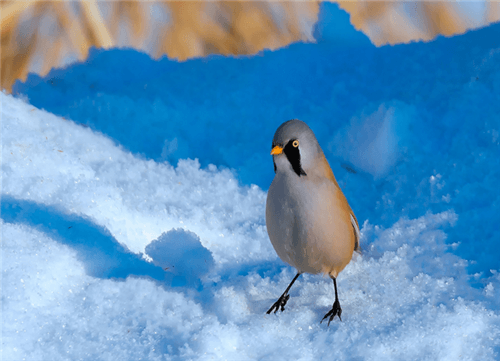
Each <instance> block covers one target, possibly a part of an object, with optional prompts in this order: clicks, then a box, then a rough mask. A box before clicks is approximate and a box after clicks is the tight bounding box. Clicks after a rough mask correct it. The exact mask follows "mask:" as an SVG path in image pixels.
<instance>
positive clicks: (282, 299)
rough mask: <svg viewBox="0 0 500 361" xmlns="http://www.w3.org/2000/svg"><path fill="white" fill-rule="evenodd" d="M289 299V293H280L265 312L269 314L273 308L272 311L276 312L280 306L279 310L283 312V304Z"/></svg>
mask: <svg viewBox="0 0 500 361" xmlns="http://www.w3.org/2000/svg"><path fill="white" fill-rule="evenodd" d="M289 299H290V295H289V294H283V295H281V297H280V298H278V301H276V302H274V304H273V305H272V306H271V308H270V309H269V310H268V311H267V312H266V313H267V314H268V315H269V314H270V313H271V312H273V310H274V313H276V312H278V310H279V309H280V308H281V312H283V311H284V310H285V305H286V303H287V302H288V300H289Z"/></svg>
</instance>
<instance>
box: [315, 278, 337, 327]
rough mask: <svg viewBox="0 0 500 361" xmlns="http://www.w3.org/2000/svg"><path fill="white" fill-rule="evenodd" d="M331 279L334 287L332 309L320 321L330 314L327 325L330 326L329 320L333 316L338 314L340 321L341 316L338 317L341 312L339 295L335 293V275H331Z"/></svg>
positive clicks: (330, 320)
mask: <svg viewBox="0 0 500 361" xmlns="http://www.w3.org/2000/svg"><path fill="white" fill-rule="evenodd" d="M332 280H333V286H334V287H335V302H334V303H333V306H332V309H331V310H330V311H329V312H328V313H327V314H326V315H325V317H323V319H322V320H321V322H323V321H324V320H325V319H326V318H328V316H330V319H329V320H328V326H330V322H332V320H333V319H334V318H335V316H339V320H340V321H342V318H340V315H341V314H342V308H340V302H339V296H338V294H337V281H336V279H335V277H332ZM321 322H320V323H321Z"/></svg>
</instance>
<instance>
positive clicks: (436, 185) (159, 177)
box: [0, 5, 500, 360]
mask: <svg viewBox="0 0 500 361" xmlns="http://www.w3.org/2000/svg"><path fill="white" fill-rule="evenodd" d="M323 6H324V7H326V8H327V9H330V10H331V11H332V12H333V13H334V12H335V9H338V8H336V7H335V6H333V5H323ZM332 9H333V10H332ZM323 11H325V8H324V9H323ZM325 14H326V15H325ZM335 14H336V15H335V16H337V18H339V19H340V20H342V19H343V21H347V19H346V17H345V16H344V15H345V14H343V13H338V14H337V13H335ZM331 16H332V15H331V13H330V15H328V13H327V12H325V13H323V16H322V18H323V19H330V20H331ZM328 26H329V24H328V23H323V24H320V26H318V30H317V31H318V32H319V33H317V37H318V39H319V42H318V44H294V45H291V46H289V47H288V48H286V49H281V50H278V51H274V52H264V53H262V54H260V55H257V56H253V57H236V58H224V57H217V56H216V57H210V58H208V59H197V60H190V61H187V62H184V63H177V62H174V61H169V60H167V59H162V60H160V61H153V60H151V59H150V58H149V57H148V56H146V55H144V54H140V53H138V52H136V51H132V50H118V49H115V50H109V51H98V50H94V51H93V52H92V54H91V56H90V58H89V59H88V60H87V61H86V62H85V63H81V64H75V65H72V66H70V67H68V68H67V69H60V70H54V71H52V72H51V73H50V74H49V75H48V76H47V77H46V78H44V79H41V78H39V77H37V76H35V75H31V76H30V77H29V78H28V80H27V82H26V83H24V84H23V83H17V84H16V86H15V88H14V90H15V92H16V94H17V97H13V96H10V95H6V94H3V93H2V94H0V106H1V121H2V202H1V228H2V274H1V275H2V333H3V334H2V357H3V358H4V360H122V359H123V360H139V359H144V360H181V359H182V360H191V359H192V360H205V359H207V360H208V359H227V360H249V359H261V360H267V359H269V360H271V359H272V360H281V359H283V360H288V359H301V360H317V359H339V360H364V359H366V360H402V359H411V360H458V359H463V360H496V359H498V358H499V351H500V341H498V340H499V336H500V318H499V310H500V301H498V300H499V297H500V291H499V290H500V273H498V270H499V269H500V267H499V264H498V259H499V256H500V249H499V248H498V247H497V243H498V240H499V239H500V226H499V224H500V209H499V207H500V192H499V191H498V184H500V164H499V158H500V157H499V156H500V119H499V116H498V114H500V88H499V84H500V66H499V64H500V44H499V43H498V39H500V25H492V26H490V27H488V28H485V29H482V30H478V31H474V32H469V33H467V34H465V35H462V36H456V37H452V38H448V39H446V38H439V39H437V40H436V41H434V42H431V43H426V44H424V43H415V44H408V45H400V46H394V47H382V48H375V47H373V46H371V45H370V44H369V43H368V42H365V39H364V38H363V36H362V35H360V34H359V33H353V32H352V31H351V32H349V31H347V30H346V34H347V35H346V38H348V39H351V40H349V41H341V40H339V39H338V38H335V37H333V36H332V35H329V34H332V33H335V31H333V32H332V31H331V29H330V32H329V29H328ZM338 27H339V23H336V24H335V27H334V29H337V28H338ZM344 28H345V29H349V28H347V27H344ZM42 108H44V109H46V110H47V111H44V110H41V109H42ZM54 114H57V115H54ZM290 118H300V119H302V120H304V121H306V122H307V123H308V124H309V125H310V126H311V128H312V129H313V130H314V131H315V133H316V135H317V136H318V139H319V141H320V144H322V146H323V149H324V150H325V152H326V155H327V157H328V159H329V160H330V163H331V165H332V168H333V170H334V173H335V174H336V176H337V179H338V180H339V183H340V185H341V187H342V188H343V189H344V192H345V193H346V196H347V198H348V200H349V202H350V203H351V205H352V208H353V209H354V211H355V213H356V215H357V216H358V219H359V221H360V222H361V224H362V225H363V227H362V242H361V246H362V249H363V253H362V254H361V255H359V256H357V257H356V258H355V259H354V260H353V261H352V262H351V263H350V264H349V265H348V266H347V268H346V269H345V270H344V271H343V272H342V273H341V275H340V277H339V280H338V285H339V297H340V302H341V305H342V307H343V314H342V319H343V321H342V322H340V321H338V320H335V322H332V323H331V324H330V327H327V326H326V324H325V323H323V324H320V323H319V321H320V320H321V318H322V317H323V315H324V314H325V313H326V312H328V310H329V309H330V307H331V304H332V302H333V285H332V284H331V281H330V280H328V279H326V278H323V277H321V276H310V275H303V276H301V277H300V278H299V279H298V281H297V282H296V283H295V285H294V286H293V288H292V290H291V298H290V301H289V302H288V304H287V307H286V311H285V312H283V313H280V314H277V315H274V314H272V315H266V314H265V311H266V310H267V309H268V308H269V306H270V305H271V304H272V303H273V302H274V301H275V300H276V299H277V297H278V296H279V295H280V294H281V293H282V292H283V291H284V289H285V288H286V286H287V285H288V283H289V282H290V280H291V279H292V278H293V276H294V275H295V273H294V270H293V269H291V268H290V267H288V266H286V265H285V264H283V263H282V262H281V261H280V260H279V259H278V258H277V256H276V254H275V252H274V250H273V249H272V246H271V244H270V242H269V239H268V237H267V233H266V229H265V220H264V207H265V198H266V193H265V190H266V189H267V188H268V186H269V184H270V181H271V179H272V176H273V167H272V161H271V159H270V156H269V151H270V146H271V144H270V143H271V139H272V136H273V134H274V131H275V129H276V128H277V126H278V125H279V124H280V123H281V122H283V121H285V120H287V119H290ZM188 158H191V159H188ZM195 158H197V160H193V159H195Z"/></svg>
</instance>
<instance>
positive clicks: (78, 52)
mask: <svg viewBox="0 0 500 361" xmlns="http://www.w3.org/2000/svg"><path fill="white" fill-rule="evenodd" d="M339 4H340V6H341V7H342V8H343V9H345V10H346V11H348V12H349V13H350V14H351V22H352V23H353V24H354V26H355V27H356V28H357V29H361V30H362V31H363V32H365V33H366V34H367V35H368V36H369V37H370V39H371V40H372V42H373V43H375V44H377V45H382V44H386V43H391V44H394V43H398V42H408V41H410V40H413V39H423V40H429V39H432V38H434V37H435V36H436V35H437V34H445V35H451V34H455V33H461V32H464V31H465V30H466V29H467V28H470V27H473V26H477V22H476V23H474V24H472V23H471V21H470V19H468V14H467V13H464V12H460V11H459V10H460V9H459V7H460V6H459V5H457V4H456V3H448V2H435V3H432V2H420V3H403V2H373V1H371V2H351V1H341V2H340V3H339ZM318 10H319V5H318V2H316V1H304V2H266V1H229V2H228V1H212V2H194V1H157V2H145V1H144V2H139V1H108V2H102V1H96V0H80V1H70V2H61V1H49V2H48V1H37V0H31V1H19V0H17V1H2V2H1V3H0V25H1V40H0V41H1V42H0V48H1V58H0V61H1V87H2V88H3V89H6V90H8V91H10V89H11V87H12V84H13V83H14V81H15V80H16V79H23V80H24V79H25V78H26V76H27V73H28V71H34V72H37V73H39V74H41V75H45V74H46V73H47V72H48V71H49V70H50V69H51V68H53V67H55V66H61V65H63V63H64V61H65V60H67V59H68V58H73V59H75V58H78V59H84V58H85V57H86V56H87V53H88V50H89V48H90V47H92V46H96V47H103V48H109V47H113V46H129V47H134V48H137V49H141V50H144V51H147V52H149V53H150V54H151V55H152V56H155V57H160V56H162V55H163V54H166V55H167V56H168V57H170V58H175V59H179V60H185V59H188V58H192V57H201V56H206V55H208V54H211V53H218V54H226V55H229V54H254V53H256V52H258V51H260V50H262V49H275V48H279V47H282V46H284V45H286V44H289V43H291V42H295V41H299V40H304V41H312V40H313V37H312V29H313V26H314V23H315V22H316V20H317V16H318ZM161 13H164V14H165V15H164V16H163V18H162V17H160V20H159V21H158V19H157V18H158V14H161ZM166 18H168V21H167V20H165V19H166ZM499 18H500V6H499V4H498V3H490V4H489V5H488V7H487V10H486V11H485V14H484V19H483V20H482V21H483V23H484V24H486V23H489V22H493V21H498V19H499ZM415 20H417V21H415Z"/></svg>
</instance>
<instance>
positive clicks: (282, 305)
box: [266, 273, 300, 315]
mask: <svg viewBox="0 0 500 361" xmlns="http://www.w3.org/2000/svg"><path fill="white" fill-rule="evenodd" d="M299 276H300V273H297V275H296V276H295V277H294V278H293V280H292V282H290V284H289V285H288V287H287V288H286V290H285V292H283V294H282V295H281V297H280V298H278V301H276V302H274V304H273V305H272V306H271V308H270V309H269V310H267V312H266V313H267V314H268V315H269V314H270V313H271V312H273V310H274V313H276V312H278V310H279V309H280V308H281V312H283V311H284V310H285V305H286V303H287V302H288V300H289V299H290V295H289V294H288V291H289V290H290V287H292V285H293V283H294V282H295V280H296V279H297V278H299Z"/></svg>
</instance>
